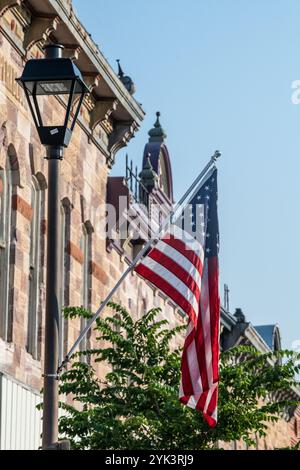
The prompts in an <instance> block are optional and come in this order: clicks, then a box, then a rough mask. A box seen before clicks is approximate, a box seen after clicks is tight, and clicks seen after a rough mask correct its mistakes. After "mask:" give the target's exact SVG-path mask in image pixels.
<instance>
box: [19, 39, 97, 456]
mask: <svg viewBox="0 0 300 470" xmlns="http://www.w3.org/2000/svg"><path fill="white" fill-rule="evenodd" d="M62 50H63V46H61V45H59V44H49V45H47V46H45V58H44V59H32V60H29V61H28V62H27V63H26V65H25V67H24V71H23V74H22V76H21V77H20V78H19V79H17V81H18V83H19V84H20V85H21V86H22V87H23V89H24V92H25V95H26V98H27V101H28V105H29V109H30V112H31V114H32V117H33V120H34V123H35V126H36V128H37V131H38V134H39V137H40V141H41V143H42V144H43V145H44V146H45V147H46V149H47V157H46V158H47V159H48V218H47V285H46V320H45V360H44V392H43V449H49V448H58V445H57V441H58V381H57V367H58V337H59V336H58V335H59V323H60V322H59V318H60V315H61V305H60V290H61V288H62V286H61V282H60V281H61V279H60V264H59V263H60V256H59V249H60V243H59V242H60V190H59V188H60V166H59V162H60V160H61V159H62V157H63V149H64V148H65V147H67V146H68V145H69V143H70V139H71V136H72V131H73V129H74V126H75V124H76V121H77V118H78V115H79V111H80V108H81V105H82V102H83V99H84V96H85V94H86V93H88V92H89V89H88V88H87V86H86V85H85V83H84V82H83V80H82V77H81V73H80V71H79V70H78V68H77V67H76V66H75V65H74V63H73V62H72V60H71V59H65V58H63V57H62ZM48 96H55V97H57V98H58V99H59V100H60V102H61V105H62V106H63V108H65V109H66V114H65V115H64V116H63V120H62V122H61V123H59V124H58V123H55V124H52V123H51V125H49V123H47V125H45V124H44V120H43V118H42V114H43V106H42V104H43V103H42V102H41V97H48ZM73 108H74V110H73V112H72V109H73ZM63 114H64V113H63ZM44 117H45V116H44Z"/></svg>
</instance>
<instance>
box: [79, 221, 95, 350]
mask: <svg viewBox="0 0 300 470" xmlns="http://www.w3.org/2000/svg"><path fill="white" fill-rule="evenodd" d="M92 232H93V230H92V228H91V226H90V224H89V223H88V222H86V223H85V224H84V225H83V234H82V251H83V265H82V286H83V288H82V306H83V307H84V308H85V309H86V310H90V309H91V289H92V277H91V269H90V263H91V260H92ZM86 324H87V320H86V319H85V318H82V319H81V329H83V328H84V327H85V326H86ZM87 348H88V335H86V336H85V337H84V338H83V339H82V341H81V343H80V350H81V351H85V350H86V349H87Z"/></svg>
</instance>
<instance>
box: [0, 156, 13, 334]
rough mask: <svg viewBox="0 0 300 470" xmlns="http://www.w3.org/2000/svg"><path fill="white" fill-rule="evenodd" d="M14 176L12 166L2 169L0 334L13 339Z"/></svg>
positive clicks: (0, 176) (0, 181) (0, 207)
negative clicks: (11, 252)
mask: <svg viewBox="0 0 300 470" xmlns="http://www.w3.org/2000/svg"><path fill="white" fill-rule="evenodd" d="M11 213H12V178H11V170H10V166H9V165H8V168H7V169H6V170H3V169H0V336H1V338H3V339H4V340H5V341H11V339H12V331H11V329H12V326H11V320H12V318H10V306H9V298H10V256H11V254H10V251H11V219H12V214H11Z"/></svg>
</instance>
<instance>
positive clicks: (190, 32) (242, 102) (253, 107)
mask: <svg viewBox="0 0 300 470" xmlns="http://www.w3.org/2000/svg"><path fill="white" fill-rule="evenodd" d="M73 3H74V6H75V9H76V11H77V13H78V15H79V18H80V19H81V21H82V23H83V24H84V25H85V27H86V28H87V30H88V31H89V32H90V33H91V34H92V37H93V39H94V40H95V42H96V43H97V44H99V46H100V48H101V50H102V52H103V53H104V55H105V57H107V59H108V60H109V62H110V63H111V64H112V65H113V66H114V67H115V69H116V64H115V59H121V64H122V67H123V69H124V71H125V72H126V73H127V74H129V75H130V76H131V77H132V78H133V79H134V81H135V84H136V88H137V91H136V94H135V97H136V99H137V100H138V101H139V102H141V103H142V104H143V108H144V110H145V111H146V113H147V115H146V118H145V121H144V123H143V126H142V128H141V130H140V131H139V132H138V134H137V136H136V138H135V139H134V140H133V141H131V142H130V144H129V146H128V148H127V149H126V151H127V152H128V153H129V156H130V157H131V158H132V159H133V160H134V163H135V164H137V165H138V166H139V167H140V165H141V160H142V153H143V148H144V145H145V143H146V141H147V139H148V136H147V132H148V130H149V129H150V128H151V127H152V125H153V123H154V120H155V112H156V111H157V110H160V111H161V113H162V116H161V122H162V124H163V127H164V128H165V130H166V131H167V134H168V139H167V145H168V148H169V151H170V155H171V159H172V165H173V178H174V187H175V196H176V198H177V199H178V198H179V197H180V196H181V194H182V193H183V191H184V190H185V189H186V188H187V187H188V186H189V184H190V183H191V182H192V181H193V179H194V177H195V176H196V174H197V173H198V172H200V171H201V169H202V168H203V166H204V165H205V164H206V162H207V160H208V158H209V157H210V156H211V155H212V154H213V152H214V151H215V150H216V149H219V150H220V151H221V152H222V158H221V160H220V162H219V165H218V166H219V218H220V231H221V232H220V234H221V252H220V270H221V286H222V285H223V284H224V282H226V283H227V284H228V285H229V287H230V305H231V310H232V311H234V309H235V307H241V308H242V309H243V310H244V313H245V314H246V317H247V319H248V320H250V321H251V322H252V323H253V324H254V325H255V324H269V323H276V322H277V323H278V324H279V326H280V328H281V332H282V336H283V345H284V346H285V347H289V348H290V347H292V343H293V342H294V341H297V340H299V341H300V306H299V301H298V300H299V299H298V298H299V293H300V275H299V274H300V273H299V271H300V249H299V242H298V239H299V235H300V233H299V232H300V211H299V204H300V184H299V175H300V105H295V104H293V103H292V100H291V96H292V88H291V87H292V82H293V81H294V80H300V28H299V20H300V2H299V1H298V0H251V2H249V0H185V1H184V2H183V1H181V0H151V1H146V0H144V1H141V0H127V1H126V2H125V1H124V0H114V1H113V2H105V1H102V0H88V2H87V1H86V0H73ZM124 155H125V152H124V151H121V152H119V154H118V157H117V163H116V166H115V168H114V169H113V173H112V174H115V175H116V174H124V170H125V158H124ZM222 291H223V289H222V290H221V295H223V292H222Z"/></svg>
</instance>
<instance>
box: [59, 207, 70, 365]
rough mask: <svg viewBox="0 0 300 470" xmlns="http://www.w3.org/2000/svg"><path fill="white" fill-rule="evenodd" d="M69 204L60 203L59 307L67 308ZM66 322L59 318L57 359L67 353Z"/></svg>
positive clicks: (68, 290) (68, 291)
mask: <svg viewBox="0 0 300 470" xmlns="http://www.w3.org/2000/svg"><path fill="white" fill-rule="evenodd" d="M71 208H72V207H71V202H70V201H69V199H68V198H65V199H63V200H62V203H61V298H60V301H61V306H62V307H68V306H69V303H70V266H71V259H70V254H69V252H68V245H69V242H70V230H71ZM67 349H68V320H67V319H66V318H64V316H63V315H61V316H60V325H59V359H60V361H59V362H61V360H62V359H63V356H65V355H66V354H67V353H68V351H67Z"/></svg>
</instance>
